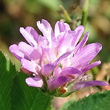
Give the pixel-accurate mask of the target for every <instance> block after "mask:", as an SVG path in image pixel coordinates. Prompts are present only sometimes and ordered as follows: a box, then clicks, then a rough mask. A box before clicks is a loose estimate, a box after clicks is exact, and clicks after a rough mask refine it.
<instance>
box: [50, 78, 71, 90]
mask: <svg viewBox="0 0 110 110" xmlns="http://www.w3.org/2000/svg"><path fill="white" fill-rule="evenodd" d="M68 80H69V78H67V77H66V76H59V77H58V78H56V79H55V80H53V81H51V82H49V81H48V88H49V89H51V90H53V89H56V88H58V87H60V86H62V85H64V84H65V83H66V82H67V81H68Z"/></svg>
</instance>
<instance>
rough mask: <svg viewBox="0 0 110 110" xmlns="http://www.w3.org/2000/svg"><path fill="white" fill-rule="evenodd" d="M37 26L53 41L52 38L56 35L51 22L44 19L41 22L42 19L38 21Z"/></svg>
mask: <svg viewBox="0 0 110 110" xmlns="http://www.w3.org/2000/svg"><path fill="white" fill-rule="evenodd" d="M37 26H38V28H39V30H40V31H41V32H42V33H43V35H44V37H46V38H47V39H48V41H49V42H51V40H52V38H53V37H54V33H53V30H52V27H51V25H50V24H49V22H48V21H46V20H44V19H42V22H41V23H40V21H38V22H37Z"/></svg>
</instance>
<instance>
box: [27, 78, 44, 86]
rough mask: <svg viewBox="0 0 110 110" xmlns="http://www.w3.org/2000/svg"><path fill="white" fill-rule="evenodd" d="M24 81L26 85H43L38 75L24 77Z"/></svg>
mask: <svg viewBox="0 0 110 110" xmlns="http://www.w3.org/2000/svg"><path fill="white" fill-rule="evenodd" d="M26 83H27V85H28V86H32V87H42V85H43V81H42V79H41V78H39V77H29V78H26Z"/></svg>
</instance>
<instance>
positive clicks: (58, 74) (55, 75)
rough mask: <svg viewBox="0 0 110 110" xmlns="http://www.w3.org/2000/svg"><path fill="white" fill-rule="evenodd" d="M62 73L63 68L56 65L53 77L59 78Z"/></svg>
mask: <svg viewBox="0 0 110 110" xmlns="http://www.w3.org/2000/svg"><path fill="white" fill-rule="evenodd" d="M60 73H61V68H60V67H56V68H55V70H54V72H53V77H54V78H57V77H59V76H60Z"/></svg>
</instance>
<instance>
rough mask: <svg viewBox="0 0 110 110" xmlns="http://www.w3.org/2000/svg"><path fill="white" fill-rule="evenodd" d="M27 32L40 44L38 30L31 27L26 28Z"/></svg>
mask: <svg viewBox="0 0 110 110" xmlns="http://www.w3.org/2000/svg"><path fill="white" fill-rule="evenodd" d="M25 30H26V31H27V32H28V33H29V34H30V35H31V36H32V37H33V39H34V40H35V41H36V42H37V43H38V38H39V35H38V33H37V32H36V30H35V29H34V28H32V27H30V26H28V27H26V28H25Z"/></svg>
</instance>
